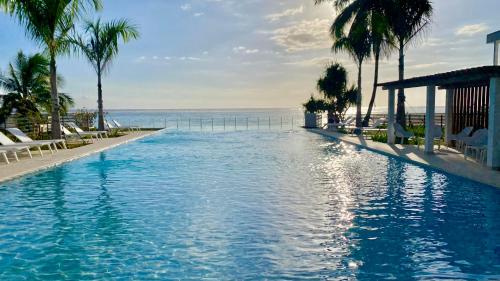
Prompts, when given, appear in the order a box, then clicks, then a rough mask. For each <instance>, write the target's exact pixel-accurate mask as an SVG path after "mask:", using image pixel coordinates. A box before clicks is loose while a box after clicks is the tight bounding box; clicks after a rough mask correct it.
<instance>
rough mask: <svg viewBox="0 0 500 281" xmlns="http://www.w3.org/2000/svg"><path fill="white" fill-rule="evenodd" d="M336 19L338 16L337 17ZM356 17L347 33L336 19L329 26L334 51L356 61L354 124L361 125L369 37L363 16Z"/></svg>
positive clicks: (368, 55) (368, 54)
mask: <svg viewBox="0 0 500 281" xmlns="http://www.w3.org/2000/svg"><path fill="white" fill-rule="evenodd" d="M337 19H338V18H337ZM359 20H360V21H357V20H356V19H355V20H354V21H353V22H352V24H351V26H350V29H349V31H348V33H347V34H346V33H345V32H344V27H345V25H343V24H340V23H339V22H338V21H337V20H335V22H334V23H333V25H332V27H331V34H332V37H333V40H334V43H333V47H332V49H333V51H334V52H341V51H345V52H347V53H348V54H349V55H350V56H351V57H352V58H353V59H354V61H355V62H356V65H357V68H358V87H357V90H358V93H357V96H356V126H357V127H361V126H362V117H361V104H362V97H363V95H362V93H363V92H362V66H363V62H364V60H365V59H367V58H369V57H370V51H371V49H370V37H369V31H368V29H367V28H366V26H367V23H366V22H365V20H366V19H365V18H360V19H359Z"/></svg>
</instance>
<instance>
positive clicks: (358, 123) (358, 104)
mask: <svg viewBox="0 0 500 281" xmlns="http://www.w3.org/2000/svg"><path fill="white" fill-rule="evenodd" d="M362 65H363V62H362V61H360V62H359V65H358V94H357V95H356V127H361V125H362V124H361V123H362V120H361V119H362V117H361V101H362V91H361V75H362V73H361V69H362Z"/></svg>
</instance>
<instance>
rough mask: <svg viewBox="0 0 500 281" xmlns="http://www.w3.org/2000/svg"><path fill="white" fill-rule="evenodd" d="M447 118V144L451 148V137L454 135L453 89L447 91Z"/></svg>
mask: <svg viewBox="0 0 500 281" xmlns="http://www.w3.org/2000/svg"><path fill="white" fill-rule="evenodd" d="M445 116H446V118H445V130H446V131H445V142H446V144H447V145H448V146H449V145H450V144H451V143H450V142H451V141H450V136H451V135H452V134H453V131H452V130H453V128H452V125H453V89H446V106H445Z"/></svg>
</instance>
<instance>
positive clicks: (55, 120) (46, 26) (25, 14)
mask: <svg viewBox="0 0 500 281" xmlns="http://www.w3.org/2000/svg"><path fill="white" fill-rule="evenodd" d="M0 5H1V6H2V7H4V8H5V9H6V10H7V11H8V12H9V13H10V14H11V15H13V16H15V17H16V18H17V19H18V20H19V22H20V23H21V24H22V25H24V27H25V28H26V34H27V35H28V36H29V37H31V38H32V39H33V40H35V41H36V42H38V43H39V44H40V45H42V46H44V47H45V49H46V52H47V54H48V56H49V68H50V88H51V104H52V105H51V107H52V114H51V115H52V121H51V125H52V126H51V128H52V137H53V138H61V126H60V125H61V121H60V114H59V107H60V105H59V93H58V91H57V64H56V58H57V57H58V56H60V55H62V54H67V53H68V52H69V50H70V48H69V40H68V38H69V33H70V31H71V30H72V29H73V26H74V23H75V21H76V20H77V19H78V18H79V17H80V16H81V15H82V14H83V13H84V12H85V11H86V10H88V8H89V7H90V8H92V9H96V10H97V9H100V8H101V1H100V0H0Z"/></svg>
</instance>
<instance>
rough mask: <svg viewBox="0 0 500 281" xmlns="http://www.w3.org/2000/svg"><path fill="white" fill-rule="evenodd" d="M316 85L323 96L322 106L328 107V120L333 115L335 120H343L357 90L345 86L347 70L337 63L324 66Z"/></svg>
mask: <svg viewBox="0 0 500 281" xmlns="http://www.w3.org/2000/svg"><path fill="white" fill-rule="evenodd" d="M316 87H317V89H318V91H319V92H320V93H322V94H323V96H324V97H325V100H326V102H325V104H324V106H325V107H326V109H328V121H329V122H330V120H331V119H333V117H335V119H337V121H339V120H343V119H344V116H345V113H346V112H347V110H348V109H349V107H350V106H351V104H354V103H356V99H357V95H358V91H357V89H356V87H354V86H351V87H349V88H348V87H347V71H346V69H345V68H344V67H343V66H342V65H340V64H338V63H335V64H332V65H330V66H328V67H327V68H326V70H325V74H324V75H323V76H321V77H320V78H319V79H318V82H317V84H316Z"/></svg>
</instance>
